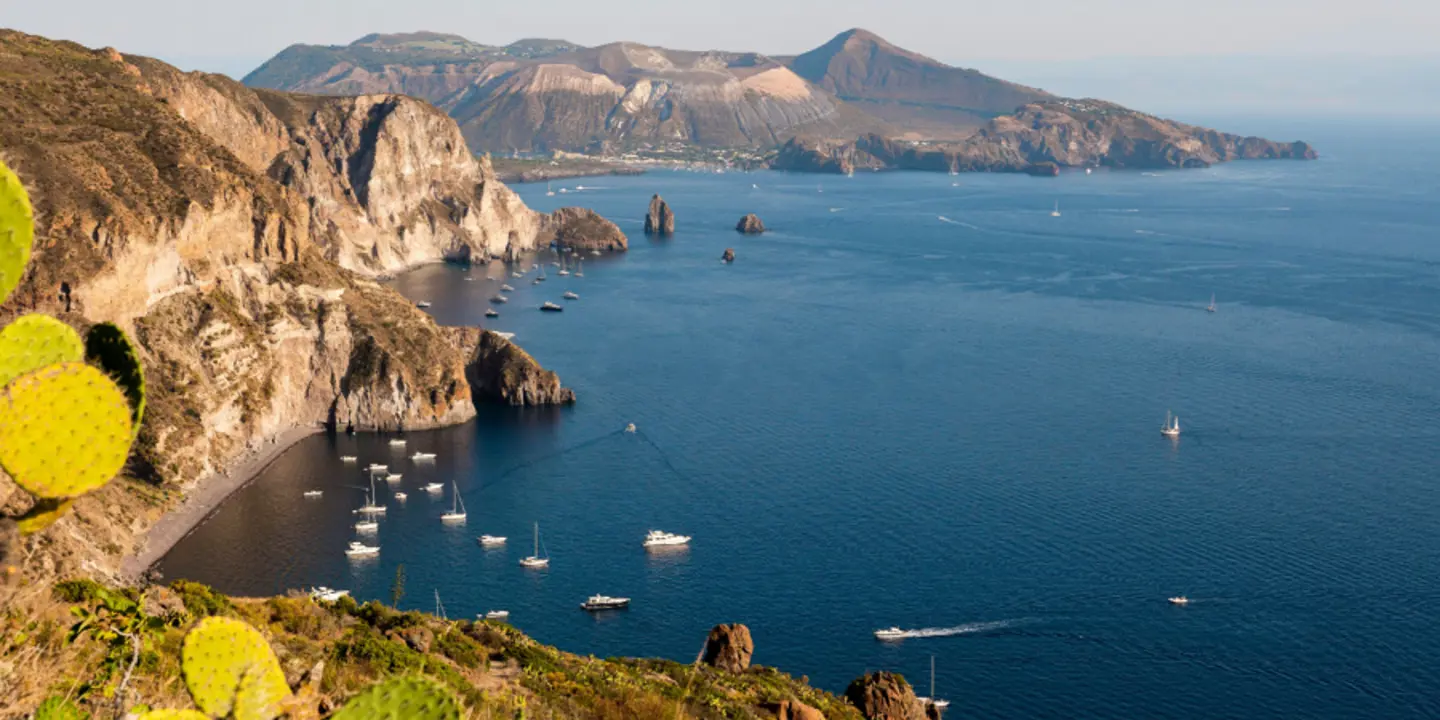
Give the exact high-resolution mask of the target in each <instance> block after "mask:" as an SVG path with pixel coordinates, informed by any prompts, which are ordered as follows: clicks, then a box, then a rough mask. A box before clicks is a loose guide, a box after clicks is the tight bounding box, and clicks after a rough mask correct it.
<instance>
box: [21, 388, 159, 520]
mask: <svg viewBox="0 0 1440 720" xmlns="http://www.w3.org/2000/svg"><path fill="white" fill-rule="evenodd" d="M131 438H132V432H131V426H130V406H129V405H128V404H127V403H126V401H125V394H124V393H123V392H121V391H120V388H119V387H118V386H116V385H115V383H114V382H112V381H111V380H110V378H108V377H106V376H105V373H103V372H101V371H100V370H97V369H96V368H93V367H90V366H89V365H86V364H84V363H77V362H67V363H60V364H58V365H51V366H49V367H45V368H41V369H40V370H36V371H34V372H31V373H28V374H25V375H21V376H20V377H18V378H16V379H15V380H14V381H13V382H11V383H10V385H9V387H7V388H6V389H5V391H4V392H0V465H3V466H4V468H5V472H8V473H10V476H11V477H12V478H14V479H15V482H16V483H18V484H19V485H20V487H23V488H25V490H26V491H27V492H29V493H30V494H31V495H34V496H36V497H38V498H48V499H63V498H70V497H75V496H77V495H82V494H84V493H87V492H90V491H91V490H94V489H96V488H98V487H100V486H102V485H104V484H105V483H107V482H109V481H110V478H113V477H115V474H116V473H118V472H120V469H121V468H122V467H124V465H125V460H126V458H127V457H129V455H130V441H131Z"/></svg>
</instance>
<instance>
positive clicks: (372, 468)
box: [367, 463, 390, 472]
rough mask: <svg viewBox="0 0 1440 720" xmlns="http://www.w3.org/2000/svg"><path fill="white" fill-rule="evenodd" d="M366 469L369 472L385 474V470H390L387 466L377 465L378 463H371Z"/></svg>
mask: <svg viewBox="0 0 1440 720" xmlns="http://www.w3.org/2000/svg"><path fill="white" fill-rule="evenodd" d="M367 469H368V470H369V471H370V472H385V471H386V470H389V469H390V466H389V465H381V464H379V463H372V464H371V465H370V467H369V468H367Z"/></svg>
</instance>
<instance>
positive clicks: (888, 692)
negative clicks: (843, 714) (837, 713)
mask: <svg viewBox="0 0 1440 720" xmlns="http://www.w3.org/2000/svg"><path fill="white" fill-rule="evenodd" d="M845 699H846V700H849V701H850V704H851V705H854V706H855V707H857V708H859V709H860V713H861V714H862V715H864V716H865V717H866V719H867V720H926V711H925V705H924V704H923V703H921V702H920V701H919V700H918V699H916V697H915V691H914V690H912V689H911V688H910V683H908V682H906V681H905V678H903V677H901V676H900V675H897V674H895V673H890V672H884V671H881V672H873V673H869V674H867V675H864V676H862V677H859V678H856V679H855V680H853V681H851V682H850V686H849V687H847V688H845Z"/></svg>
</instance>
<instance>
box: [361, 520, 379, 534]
mask: <svg viewBox="0 0 1440 720" xmlns="http://www.w3.org/2000/svg"><path fill="white" fill-rule="evenodd" d="M379 529H380V523H378V522H375V521H374V520H361V521H360V522H357V523H355V532H362V533H372V532H375V531H376V530H379Z"/></svg>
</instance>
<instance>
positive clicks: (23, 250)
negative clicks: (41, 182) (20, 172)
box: [0, 162, 35, 302]
mask: <svg viewBox="0 0 1440 720" xmlns="http://www.w3.org/2000/svg"><path fill="white" fill-rule="evenodd" d="M34 242H35V214H34V212H33V211H32V210H31V209H30V196H29V195H27V194H25V186H24V185H21V184H20V178H18V177H16V176H15V173H13V172H10V168H8V167H5V163H3V162H0V302H5V299H6V298H8V297H10V292H11V291H13V290H14V289H15V286H16V285H19V284H20V278H21V277H23V276H24V275H25V266H26V265H28V264H29V263H30V246H31V245H32V244H34Z"/></svg>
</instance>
